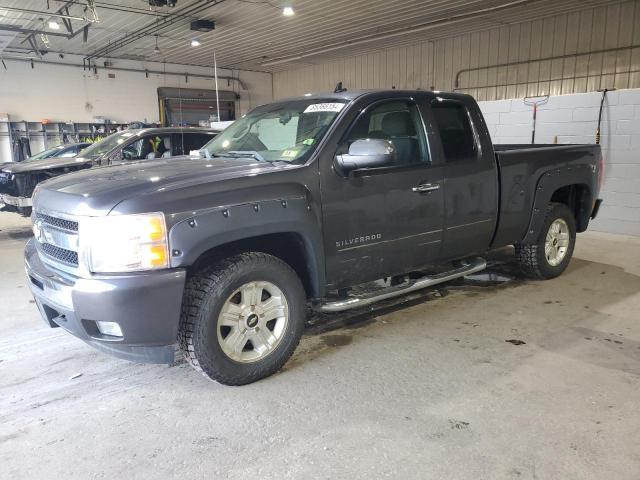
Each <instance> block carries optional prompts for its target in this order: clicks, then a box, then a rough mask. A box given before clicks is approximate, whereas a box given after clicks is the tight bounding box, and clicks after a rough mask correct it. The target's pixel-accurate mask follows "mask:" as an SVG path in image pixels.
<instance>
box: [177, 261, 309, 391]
mask: <svg viewBox="0 0 640 480" xmlns="http://www.w3.org/2000/svg"><path fill="white" fill-rule="evenodd" d="M254 281H265V282H270V283H272V284H273V285H275V286H277V287H278V288H279V289H280V290H281V291H282V293H283V295H284V297H285V298H286V303H287V305H288V310H289V318H288V321H287V323H286V327H285V330H284V333H283V334H282V337H281V339H280V341H279V343H278V344H277V345H276V346H275V347H274V349H273V351H271V352H270V353H269V354H268V355H266V356H265V357H264V358H262V359H260V360H256V361H254V362H252V363H241V362H238V361H235V360H233V359H232V358H231V357H229V356H227V354H226V353H225V352H224V351H223V349H222V347H221V346H220V343H219V341H218V318H219V315H220V312H221V309H222V307H223V305H224V304H225V302H226V301H227V300H228V299H229V298H230V297H231V296H232V295H233V293H234V292H236V291H237V290H238V289H239V288H240V287H241V286H242V285H245V284H246V283H248V282H254ZM305 315H306V296H305V291H304V288H303V286H302V283H301V282H300V279H299V278H298V276H297V274H296V273H295V272H294V271H293V269H292V268H291V267H290V266H289V265H287V264H286V263H285V262H283V261H282V260H280V259H279V258H276V257H274V256H272V255H268V254H266V253H259V252H245V253H240V254H237V255H234V256H231V257H228V258H225V259H224V260H221V261H219V262H218V263H217V264H215V265H213V266H211V267H209V268H207V269H204V270H202V271H201V272H199V273H197V274H196V275H194V276H193V277H192V278H191V279H189V280H188V282H187V285H186V287H185V293H184V299H183V302H182V315H181V319H180V329H179V334H178V342H179V345H180V349H181V350H182V351H183V352H184V356H185V358H186V360H187V361H188V362H189V363H190V364H191V365H192V366H193V367H194V368H195V369H196V370H199V371H200V372H202V373H203V374H204V375H205V376H207V377H209V378H210V379H212V380H215V381H217V382H220V383H222V384H225V385H245V384H247V383H251V382H255V381H256V380H259V379H261V378H264V377H267V376H269V375H271V374H273V373H275V372H276V371H278V370H279V369H280V368H281V367H282V366H283V365H284V364H285V363H286V362H287V360H288V359H289V357H291V355H292V354H293V352H294V350H295V349H296V347H297V345H298V343H299V341H300V337H301V336H302V332H303V329H304V324H305Z"/></svg>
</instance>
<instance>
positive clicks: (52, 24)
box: [49, 20, 60, 30]
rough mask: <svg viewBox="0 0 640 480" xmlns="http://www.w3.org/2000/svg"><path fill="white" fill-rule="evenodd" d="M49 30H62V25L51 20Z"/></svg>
mask: <svg viewBox="0 0 640 480" xmlns="http://www.w3.org/2000/svg"><path fill="white" fill-rule="evenodd" d="M49 28H50V29H51V30H60V24H59V23H58V22H56V21H55V20H49Z"/></svg>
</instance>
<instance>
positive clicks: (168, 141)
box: [162, 137, 173, 158]
mask: <svg viewBox="0 0 640 480" xmlns="http://www.w3.org/2000/svg"><path fill="white" fill-rule="evenodd" d="M162 143H163V145H164V148H165V150H164V152H163V153H162V158H169V157H171V156H173V154H172V153H171V137H164V139H163V140H162Z"/></svg>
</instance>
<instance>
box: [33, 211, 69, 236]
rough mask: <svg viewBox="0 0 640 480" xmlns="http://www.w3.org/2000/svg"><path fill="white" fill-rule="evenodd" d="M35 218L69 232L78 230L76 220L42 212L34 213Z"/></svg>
mask: <svg viewBox="0 0 640 480" xmlns="http://www.w3.org/2000/svg"><path fill="white" fill-rule="evenodd" d="M36 218H38V219H39V220H41V221H42V222H43V223H46V224H47V225H51V226H52V227H57V228H61V229H63V230H68V231H70V232H77V231H78V222H74V221H73V220H65V219H64V218H57V217H52V216H50V215H45V214H44V213H36Z"/></svg>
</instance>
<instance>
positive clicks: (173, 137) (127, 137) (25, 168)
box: [0, 128, 219, 216]
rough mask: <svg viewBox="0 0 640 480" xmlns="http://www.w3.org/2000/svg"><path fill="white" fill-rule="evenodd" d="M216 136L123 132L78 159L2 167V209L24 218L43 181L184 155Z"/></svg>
mask: <svg viewBox="0 0 640 480" xmlns="http://www.w3.org/2000/svg"><path fill="white" fill-rule="evenodd" d="M217 133H219V131H217V130H211V129H201V128H144V129H130V130H123V131H121V132H117V133H114V134H112V135H109V136H108V137H107V138H105V139H103V140H101V141H99V142H96V143H94V144H90V145H89V146H88V147H87V148H85V149H84V150H82V151H81V152H80V153H79V154H78V156H71V155H57V156H51V157H44V158H40V159H33V158H30V159H29V160H27V161H24V162H20V163H9V164H5V165H3V166H2V169H1V171H0V200H1V201H2V202H4V204H5V208H14V209H15V210H16V211H17V212H19V213H20V214H22V215H25V216H28V215H30V214H31V194H32V193H33V189H34V188H35V187H36V185H37V184H38V183H40V182H42V181H44V180H47V179H49V178H52V177H57V176H58V175H62V174H65V173H69V172H74V171H77V170H83V169H86V168H91V167H95V166H105V165H118V164H122V163H128V162H132V161H136V160H152V159H156V158H168V157H174V156H179V155H188V154H189V152H191V151H193V150H198V149H200V147H202V146H203V145H204V144H205V143H207V142H208V141H210V140H211V139H212V138H213V137H214V136H215V135H216V134H217Z"/></svg>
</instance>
